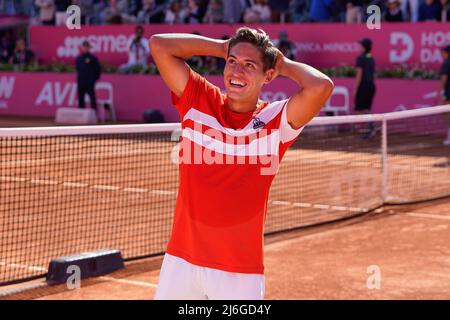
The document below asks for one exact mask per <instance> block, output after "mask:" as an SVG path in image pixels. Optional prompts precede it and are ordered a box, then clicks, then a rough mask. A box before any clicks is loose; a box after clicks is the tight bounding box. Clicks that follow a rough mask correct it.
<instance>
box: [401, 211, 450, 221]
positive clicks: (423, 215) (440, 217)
mask: <svg viewBox="0 0 450 320" xmlns="http://www.w3.org/2000/svg"><path fill="white" fill-rule="evenodd" d="M406 215H407V216H411V217H419V218H430V219H438V220H450V216H443V215H439V214H431V213H420V212H407V213H406Z"/></svg>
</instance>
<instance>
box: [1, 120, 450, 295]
mask: <svg viewBox="0 0 450 320" xmlns="http://www.w3.org/2000/svg"><path fill="white" fill-rule="evenodd" d="M9 120H11V119H9ZM9 123H10V124H11V123H12V122H11V121H9ZM40 124H41V125H47V123H46V122H42V123H40ZM30 125H33V123H32V122H30ZM341 131H342V132H340V139H335V140H332V139H330V137H329V135H328V134H329V132H327V131H326V130H325V131H320V132H314V133H313V134H314V137H315V139H314V140H315V144H312V143H310V142H308V141H310V140H308V139H307V138H308V133H305V140H304V142H302V141H299V144H298V146H296V145H294V146H293V147H292V148H291V149H290V150H289V151H288V153H287V154H286V156H285V158H284V160H283V162H282V166H281V168H280V172H279V174H278V176H277V178H276V180H275V181H274V184H273V186H272V189H271V194H270V197H269V199H270V200H269V212H268V217H267V221H266V227H265V228H266V229H265V230H266V233H269V235H268V236H266V246H265V266H266V299H449V298H450V276H449V275H448V274H447V270H449V268H450V258H449V257H450V245H449V243H450V232H449V230H448V228H449V224H450V198H448V193H449V190H450V179H448V178H447V177H450V168H449V167H448V166H445V165H444V166H443V165H441V164H442V163H444V162H445V161H446V160H447V159H448V156H449V154H450V153H449V151H448V150H447V149H443V148H442V146H441V140H442V139H441V138H440V137H438V136H435V135H433V134H427V135H426V136H421V137H419V136H417V135H410V134H409V135H408V139H400V138H398V137H397V138H393V139H391V140H390V141H391V145H390V147H391V152H390V154H389V156H390V157H389V166H390V168H391V170H390V171H389V175H388V176H387V179H388V180H389V181H390V182H392V184H391V185H390V189H389V193H390V195H391V198H392V199H394V200H396V199H397V200H398V199H409V200H411V199H414V200H416V201H418V202H417V203H415V204H411V203H410V204H404V205H395V206H394V205H382V204H383V199H382V198H381V196H380V195H381V194H382V189H383V181H382V180H383V179H382V164H383V163H382V159H381V156H380V152H379V151H380V150H379V149H380V145H381V137H376V138H375V139H373V140H371V141H361V140H360V139H358V138H355V137H354V134H353V133H352V132H349V131H348V130H347V129H346V128H344V129H342V130H341ZM342 137H344V139H342ZM418 138H420V139H421V140H420V143H419V144H418V143H417V141H418V140H417V139H418ZM321 139H322V140H321ZM165 141H167V139H166V140H165ZM97 142H98V140H95V139H92V140H89V139H87V140H80V139H73V140H71V141H70V143H71V144H72V145H73V144H75V145H77V146H78V147H79V146H80V145H82V146H83V148H82V149H83V150H84V151H83V153H82V154H80V153H79V151H78V149H79V148H78V147H74V148H69V147H67V148H63V149H61V150H60V151H59V152H60V154H58V153H56V154H55V153H53V154H52V159H48V158H47V157H46V156H45V154H44V153H39V152H37V153H36V151H35V152H34V155H33V156H31V155H29V154H26V153H25V152H24V153H20V152H18V150H15V151H13V152H11V153H8V155H7V156H6V158H4V159H6V160H8V161H5V162H3V163H2V184H3V183H5V184H3V185H4V186H8V188H6V189H5V190H6V191H5V192H4V195H6V196H7V197H8V199H15V192H17V190H22V191H21V197H23V199H27V201H29V202H30V203H32V204H33V205H32V206H29V207H27V208H26V209H27V210H26V212H27V213H30V215H22V216H13V215H10V216H9V219H10V220H7V221H6V222H5V220H3V221H0V222H2V224H3V225H10V226H11V225H12V226H15V225H17V224H18V223H21V228H9V229H7V230H5V233H4V234H3V237H4V238H5V239H10V240H11V241H10V242H6V243H7V245H8V247H0V252H2V261H1V262H3V264H0V272H3V273H6V274H13V273H14V272H17V270H16V269H21V270H25V271H23V272H25V274H24V276H29V275H31V274H33V272H34V274H35V273H36V272H37V271H40V272H45V270H46V269H45V268H46V261H48V259H49V258H51V257H53V258H54V254H56V253H61V252H64V254H67V253H68V251H67V250H70V252H82V251H84V250H88V249H92V245H93V243H94V241H95V245H96V247H97V246H98V247H99V248H101V247H104V246H106V245H111V244H114V245H116V246H117V247H119V248H123V251H122V253H123V254H124V256H125V257H135V256H142V255H144V254H148V253H149V252H150V253H160V252H163V251H164V246H165V243H166V241H167V239H168V237H169V234H170V224H171V219H172V214H173V213H172V208H173V205H174V201H175V199H176V190H177V189H176V188H177V184H178V180H177V179H178V178H177V173H176V171H174V170H173V166H174V164H173V163H172V162H171V161H170V154H171V152H172V150H173V146H174V144H176V143H175V142H160V141H159V140H158V139H156V140H155V139H154V138H153V137H151V138H150V139H140V138H138V139H134V140H133V142H131V143H128V142H126V139H119V138H117V137H116V138H114V139H112V140H111V143H110V144H109V145H108V144H106V145H101V146H98V145H97ZM46 143H49V144H48V145H53V144H52V143H53V142H52V141H51V140H46ZM121 143H123V144H121ZM30 145H31V146H32V147H36V148H38V149H36V150H43V149H39V148H44V149H45V148H46V144H45V143H42V142H38V143H37V144H36V142H33V143H31V144H30V143H29V142H28V146H30ZM48 145H47V146H48ZM67 145H69V144H67ZM349 145H350V146H351V148H349ZM149 146H151V148H149ZM408 146H410V147H408ZM108 148H109V149H108ZM156 150H157V152H156ZM87 151H88V152H87ZM72 152H73V154H72ZM77 152H78V153H77ZM90 152H93V153H96V152H97V153H98V154H101V157H100V159H101V160H100V162H101V165H100V166H94V165H91V166H89V165H86V166H80V165H79V163H80V161H79V160H80V159H82V160H83V162H82V163H89V161H90V160H91V158H92V157H91V156H90V155H91V153H90ZM18 155H20V156H21V157H23V158H22V159H21V160H22V161H21V162H20V164H21V166H18V165H17V163H18V161H17V160H18ZM36 155H37V156H36ZM130 156H132V157H133V158H134V159H135V161H134V162H133V163H134V166H132V167H131V168H130V167H127V165H130V162H127V159H128V158H129V157H130ZM8 157H9V158H8ZM150 159H153V160H151V161H157V162H158V164H159V167H158V168H159V169H158V170H156V171H155V170H150V169H151V168H152V167H150V166H149V167H146V166H142V165H141V164H142V163H148V162H149V160H150ZM97 161H98V159H97ZM161 162H162V163H161ZM30 163H32V164H33V166H31V165H30ZM24 168H28V169H29V170H27V172H26V174H25V175H24V174H23V172H24V171H23V169H24ZM105 168H107V169H108V170H106V169H105ZM111 171H113V172H115V173H118V174H116V175H114V178H111ZM127 171H132V172H133V174H132V175H129V174H128V175H125V174H120V173H123V172H127ZM5 172H7V174H5ZM408 172H411V173H408ZM75 173H76V174H75ZM44 176H45V179H44V178H43V177H44ZM87 181H89V182H87ZM24 185H25V186H26V187H25V188H24ZM99 186H100V187H99ZM105 186H108V188H106V187H105ZM68 189H70V190H71V192H67V190H68ZM23 190H25V191H23ZM61 190H63V191H61ZM64 190H66V191H64ZM73 190H75V191H73ZM48 194H55V196H54V197H53V198H51V197H50V198H45V197H43V195H48ZM433 195H434V197H433ZM446 196H447V197H446ZM431 198H439V199H436V200H432V201H431V200H430V201H423V200H424V199H431ZM99 199H100V201H99ZM13 202H14V201H12V202H11V203H13ZM394 202H395V201H394ZM405 202H408V201H405ZM409 202H412V201H409ZM99 203H100V204H99ZM130 204H132V205H131V207H130ZM67 207H70V208H71V209H70V212H66V211H64V210H65V209H64V208H67ZM42 208H47V210H50V211H49V212H63V214H62V216H63V219H61V218H59V219H58V220H57V221H54V220H53V219H52V217H51V216H42V217H41V218H45V219H47V220H46V221H47V223H37V220H33V219H37V217H39V214H42V210H41V209H42ZM48 208H50V209H48ZM86 208H96V210H93V211H92V212H93V214H92V215H88V216H86ZM1 209H2V210H4V211H7V212H9V213H12V212H13V211H14V209H15V207H14V206H11V205H10V206H8V203H7V204H6V205H5V204H2V207H1ZM66 210H67V209H66ZM64 212H66V213H67V214H66V215H65V214H64ZM33 216H35V218H32V217H33ZM64 217H66V219H64ZM3 219H7V218H5V217H3ZM333 220H338V221H335V222H330V221H333ZM70 221H73V224H72V225H71V224H70ZM80 221H84V222H83V223H80ZM133 221H134V222H136V223H133ZM41 222H42V221H41ZM323 222H327V223H325V224H321V225H319V226H316V224H318V223H323ZM65 223H67V225H66V224H65ZM121 224H122V225H124V226H125V227H119V226H120V225H121ZM36 225H37V226H36ZM69 226H70V227H69ZM298 227H300V228H298ZM289 229H292V230H289ZM111 230H112V231H111ZM45 234H47V235H48V234H50V235H51V236H50V237H47V238H45V237H42V235H45ZM77 235H80V237H77ZM81 235H82V236H81ZM19 237H23V238H24V239H25V241H22V242H20V241H17V242H14V241H12V240H13V239H16V238H19ZM24 242H25V245H24ZM8 243H9V244H8ZM31 243H33V244H34V246H33V245H31V246H30V244H31ZM33 247H34V249H32V250H31V251H30V248H33ZM61 249H64V250H62V251H61ZM33 255H35V257H36V260H35V261H36V262H38V263H37V264H33V265H31V264H27V261H30V260H32V259H31V258H33ZM161 258H162V256H160V255H159V256H156V257H153V258H148V259H140V260H136V261H130V262H127V263H126V269H124V270H120V271H117V272H114V273H111V274H109V275H107V276H103V277H99V278H91V279H86V280H83V281H82V283H81V289H77V290H68V289H67V287H66V286H65V285H56V286H48V285H46V284H45V283H43V280H44V279H42V278H41V279H37V280H32V281H28V282H25V283H21V284H16V285H11V286H3V287H1V288H0V291H1V290H3V291H4V292H3V293H6V292H7V293H12V294H9V295H3V296H1V297H0V298H1V299H152V298H153V295H154V292H155V288H156V284H157V281H158V272H159V267H160V265H161ZM14 259H16V261H18V262H17V263H10V262H8V261H13V260H14ZM5 261H7V262H5ZM374 268H375V269H374ZM373 270H378V271H379V273H378V274H377V277H378V278H377V279H378V280H379V286H378V288H369V287H371V285H370V283H371V282H370V279H372V278H371V277H373ZM26 272H29V273H26ZM38 273H39V272H38ZM368 279H369V285H368Z"/></svg>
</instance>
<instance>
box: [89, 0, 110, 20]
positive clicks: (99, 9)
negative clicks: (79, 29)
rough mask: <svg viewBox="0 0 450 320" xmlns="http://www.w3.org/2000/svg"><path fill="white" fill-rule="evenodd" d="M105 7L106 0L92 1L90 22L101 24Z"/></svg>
mask: <svg viewBox="0 0 450 320" xmlns="http://www.w3.org/2000/svg"><path fill="white" fill-rule="evenodd" d="M106 8H107V4H106V1H104V0H94V2H93V12H92V21H91V22H92V24H102V23H103V20H102V18H103V12H104V11H105V9H106Z"/></svg>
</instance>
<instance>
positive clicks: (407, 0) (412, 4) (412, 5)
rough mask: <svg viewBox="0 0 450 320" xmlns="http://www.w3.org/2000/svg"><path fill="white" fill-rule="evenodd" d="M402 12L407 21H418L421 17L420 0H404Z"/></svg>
mask: <svg viewBox="0 0 450 320" xmlns="http://www.w3.org/2000/svg"><path fill="white" fill-rule="evenodd" d="M408 7H409V12H408V10H407V8H408ZM402 12H403V19H404V20H405V21H411V22H417V20H418V19H419V0H402ZM407 17H408V18H407Z"/></svg>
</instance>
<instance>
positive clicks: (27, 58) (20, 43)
mask: <svg viewBox="0 0 450 320" xmlns="http://www.w3.org/2000/svg"><path fill="white" fill-rule="evenodd" d="M33 62H34V53H33V51H31V50H30V49H28V48H27V47H26V46H25V40H23V39H18V40H17V41H16V48H15V49H14V53H13V55H12V56H11V57H10V58H9V63H11V64H14V65H17V66H19V67H23V66H28V65H30V64H32V63H33Z"/></svg>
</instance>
